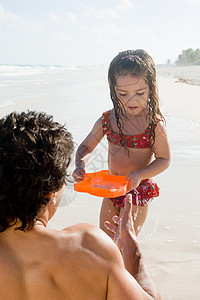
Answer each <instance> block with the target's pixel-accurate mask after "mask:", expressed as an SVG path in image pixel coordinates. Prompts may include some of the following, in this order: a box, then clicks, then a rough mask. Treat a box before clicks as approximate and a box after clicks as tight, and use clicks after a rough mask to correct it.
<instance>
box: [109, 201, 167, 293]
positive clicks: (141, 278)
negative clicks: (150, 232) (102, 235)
mask: <svg viewBox="0 0 200 300" xmlns="http://www.w3.org/2000/svg"><path fill="white" fill-rule="evenodd" d="M131 211H132V196H131V195H128V196H127V197H126V202H125V208H124V214H123V216H122V219H120V218H119V217H117V216H115V217H114V218H113V219H114V221H115V222H116V223H117V224H118V226H114V225H112V224H110V223H109V222H105V226H106V228H107V229H109V230H110V231H111V232H112V233H111V237H112V239H113V240H114V242H115V243H116V244H117V246H118V248H119V250H120V251H121V254H122V258H123V261H124V265H125V268H126V270H127V271H128V272H129V273H130V274H131V275H132V276H133V277H134V278H133V277H132V278H130V277H131V276H130V277H128V275H127V274H126V275H125V274H123V273H122V272H121V271H120V270H118V271H117V272H118V274H117V273H116V271H111V275H110V277H109V283H110V286H108V296H109V295H110V298H109V297H108V299H161V298H160V295H159V292H158V289H157V287H156V285H155V283H154V282H153V280H152V279H151V277H150V276H149V274H148V272H147V270H146V267H145V264H144V259H143V255H142V252H141V249H140V247H139V244H138V242H137V240H136V235H135V232H134V226H133V219H132V213H131ZM114 270H115V268H114ZM124 279H125V282H124ZM134 279H135V280H134ZM136 281H137V283H138V284H136ZM122 285H123V286H124V285H125V286H124V287H123V290H124V292H125V291H126V290H127V288H128V289H129V291H130V296H128V294H127V295H126V298H123V297H125V296H123V294H122V293H121V292H120V289H121V288H122ZM131 285H132V287H131ZM109 289H110V291H109ZM119 295H121V298H120V297H119ZM116 297H118V298H116ZM127 297H128V298H127Z"/></svg>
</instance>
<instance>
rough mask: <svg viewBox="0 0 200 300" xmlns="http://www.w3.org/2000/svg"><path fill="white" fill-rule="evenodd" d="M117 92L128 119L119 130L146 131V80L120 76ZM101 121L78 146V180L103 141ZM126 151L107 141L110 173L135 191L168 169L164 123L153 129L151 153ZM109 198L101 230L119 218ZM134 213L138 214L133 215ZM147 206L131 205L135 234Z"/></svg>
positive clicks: (127, 132)
mask: <svg viewBox="0 0 200 300" xmlns="http://www.w3.org/2000/svg"><path fill="white" fill-rule="evenodd" d="M116 93H117V95H118V97H119V98H120V100H121V101H122V102H123V104H124V107H125V109H126V114H127V117H128V119H126V120H124V119H123V123H122V124H123V128H122V131H123V133H124V134H125V135H137V134H140V133H142V132H144V130H145V129H146V128H147V126H148V125H149V124H148V120H147V116H148V106H147V103H148V96H149V87H148V84H147V83H146V82H145V80H144V79H143V78H142V77H140V78H139V80H138V78H137V79H136V78H135V77H133V76H131V75H130V74H128V75H125V76H119V77H118V78H117V79H116ZM110 126H111V128H112V130H113V131H114V132H118V131H119V130H118V127H117V124H116V119H115V115H114V110H112V111H111V112H110ZM103 135H104V133H103V129H102V118H101V117H100V118H99V119H98V120H97V121H96V123H95V124H94V127H93V129H92V130H91V132H90V133H89V134H88V136H87V137H86V138H85V140H84V141H83V142H82V143H81V144H80V146H79V147H78V150H77V153H76V169H75V170H74V172H73V177H74V179H75V180H77V181H81V180H83V178H84V173H85V167H86V163H87V158H88V156H89V154H91V153H92V151H93V150H94V149H95V148H96V146H97V145H98V144H99V142H100V141H101V139H102V138H103ZM128 149H129V155H127V151H126V150H125V149H124V148H123V147H121V146H118V145H115V144H113V143H110V142H108V168H109V171H110V173H111V174H113V175H121V176H127V179H128V180H130V184H129V191H130V190H132V189H135V188H137V186H138V185H139V184H140V182H141V180H144V179H147V178H151V177H154V176H156V175H158V174H160V173H161V172H163V171H164V170H165V169H167V168H168V166H169V163H170V150H169V142H168V138H167V133H166V128H165V126H164V124H163V122H159V123H158V124H157V126H156V129H155V143H154V153H152V151H151V149H150V148H144V149H135V148H128ZM112 206H113V204H112V202H111V201H110V200H109V199H104V200H103V203H102V207H101V213H100V228H101V229H103V230H104V231H105V232H106V233H108V232H107V230H105V229H104V226H103V224H104V222H105V221H106V220H109V221H110V222H112V214H111V213H109V211H110V212H111V211H112V212H113V213H114V214H117V215H119V214H120V209H118V208H113V207H112ZM136 212H138V213H137V214H136ZM147 212H148V207H140V208H139V209H138V208H137V207H134V206H133V212H132V215H133V217H134V220H135V223H134V226H135V231H136V234H138V233H139V232H140V230H141V228H142V226H143V224H144V222H145V219H146V216H147Z"/></svg>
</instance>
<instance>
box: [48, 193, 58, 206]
mask: <svg viewBox="0 0 200 300" xmlns="http://www.w3.org/2000/svg"><path fill="white" fill-rule="evenodd" d="M49 203H50V204H52V205H56V193H51V195H50V202H49Z"/></svg>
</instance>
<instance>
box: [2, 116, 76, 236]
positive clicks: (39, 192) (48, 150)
mask: <svg viewBox="0 0 200 300" xmlns="http://www.w3.org/2000/svg"><path fill="white" fill-rule="evenodd" d="M73 151H74V144H73V141H72V136H71V133H69V132H68V131H67V129H66V128H65V127H64V126H62V125H60V124H59V123H57V122H54V121H53V117H52V116H49V115H47V114H46V113H43V112H41V113H38V112H36V111H27V112H22V113H20V114H19V113H17V112H12V113H11V114H9V115H8V116H6V117H4V118H2V119H0V232H3V231H5V230H6V229H7V228H9V227H11V226H13V225H15V224H16V222H17V221H18V220H20V221H21V226H19V227H17V229H19V230H22V231H26V230H30V229H31V228H32V227H33V225H34V222H35V219H36V217H37V215H38V212H39V210H40V208H41V207H42V206H43V205H47V204H48V203H49V201H50V200H49V197H48V195H49V194H50V193H52V192H56V191H58V190H60V189H61V187H62V186H63V184H66V180H67V176H68V174H67V168H68V166H69V164H70V161H71V155H72V153H73Z"/></svg>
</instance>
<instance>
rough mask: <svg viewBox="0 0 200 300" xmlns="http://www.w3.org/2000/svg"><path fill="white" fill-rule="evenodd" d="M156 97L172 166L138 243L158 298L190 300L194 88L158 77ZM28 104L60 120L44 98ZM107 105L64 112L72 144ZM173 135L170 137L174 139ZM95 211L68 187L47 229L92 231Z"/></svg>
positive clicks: (97, 202)
mask: <svg viewBox="0 0 200 300" xmlns="http://www.w3.org/2000/svg"><path fill="white" fill-rule="evenodd" d="M159 93H160V96H161V100H162V107H163V112H164V114H165V115H168V117H167V122H168V121H169V125H168V126H169V130H170V143H171V149H172V162H171V166H170V168H169V169H168V170H167V171H165V172H164V173H162V174H160V175H159V176H157V177H156V180H157V182H158V184H159V186H160V188H161V193H160V197H159V198H158V199H155V200H154V201H153V202H152V204H151V206H150V212H149V215H148V219H147V221H146V223H145V225H144V228H143V231H142V232H141V234H140V235H139V238H138V240H139V242H140V245H141V247H142V249H143V253H144V256H145V259H146V263H147V265H148V267H149V271H150V273H151V274H152V276H153V278H154V279H155V282H156V283H157V285H158V286H159V289H160V291H161V295H162V297H163V299H165V300H167V299H173V300H178V299H181V300H183V299H187V300H188V299H195V300H196V299H200V292H199V287H198V284H199V282H200V201H199V200H200V199H199V198H200V197H199V186H200V185H199V170H200V159H199V158H200V154H199V153H200V134H199V129H200V122H199V111H200V101H199V100H200V99H199V98H200V87H199V86H190V85H188V84H184V83H175V81H174V80H173V79H171V78H163V77H160V78H159ZM49 97H51V95H49ZM59 97H60V101H59V105H60V106H62V101H63V103H64V101H65V100H64V98H62V95H59ZM28 101H29V102H28V107H29V108H30V109H37V110H44V111H47V112H48V113H54V115H55V118H56V119H58V120H59V121H62V120H63V121H66V119H65V112H63V111H62V113H61V112H59V109H58V103H56V104H49V103H52V102H51V101H49V98H48V99H42V101H41V99H40V97H37V98H36V99H33V98H31V99H29V100H28ZM94 101H95V99H94ZM36 103H37V105H36ZM108 104H109V102H105V103H103V104H99V103H97V106H96V107H95V105H91V107H90V110H88V107H87V105H86V106H85V107H81V108H80V109H79V110H76V113H73V112H71V111H70V113H67V111H66V115H67V117H66V118H67V124H68V127H69V128H70V130H71V131H72V133H73V135H74V136H75V141H76V142H77V143H80V142H81V140H82V138H83V137H84V136H85V134H86V133H87V132H88V131H89V130H90V128H91V125H92V123H93V122H94V121H95V119H96V118H97V117H98V116H99V114H100V113H101V112H102V111H103V110H106V109H107V108H109V107H107V106H106V105H108ZM26 106H27V102H26ZM25 108H26V107H24V102H23V100H19V101H18V102H17V103H15V104H13V105H10V106H6V107H4V108H2V109H1V115H4V114H5V113H8V112H10V111H12V110H14V109H15V110H18V111H20V110H23V109H25ZM60 109H61V110H62V107H61V108H60ZM80 110H81V111H80ZM77 124H78V125H77ZM167 124H168V123H167ZM80 128H81V129H80ZM179 130H180V136H181V138H180V139H179ZM173 132H176V134H175V136H174V134H173ZM103 143H104V144H103V146H101V148H100V149H99V150H98V149H97V150H96V153H95V155H94V156H93V157H92V159H93V160H95V164H94V166H95V165H97V162H98V166H97V167H99V168H106V146H105V145H106V144H105V142H103ZM102 157H104V160H103V159H102ZM91 166H92V162H91V163H90V167H91ZM72 168H73V166H72ZM93 170H94V169H93ZM100 207H101V199H100V198H97V197H94V196H90V195H87V194H82V193H79V194H77V193H75V192H74V191H73V189H72V188H69V189H68V190H66V192H65V195H64V197H63V202H62V204H61V207H59V208H58V211H57V214H56V215H55V217H54V218H53V219H52V220H51V221H50V223H49V227H51V228H57V229H61V228H63V227H66V226H68V225H72V224H75V223H82V222H88V223H92V224H94V225H97V226H98V216H99V210H100Z"/></svg>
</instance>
